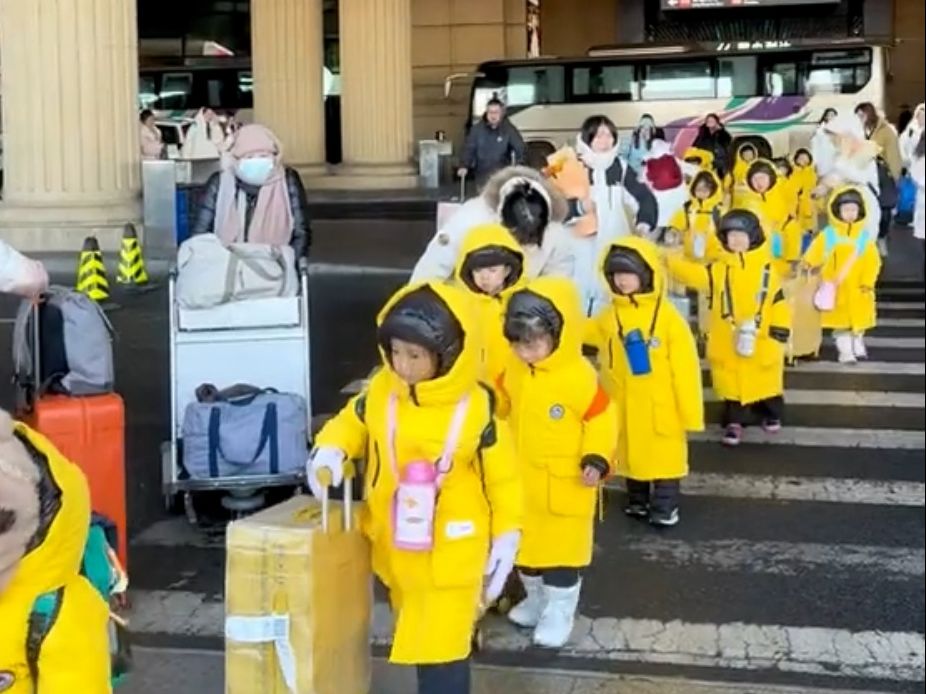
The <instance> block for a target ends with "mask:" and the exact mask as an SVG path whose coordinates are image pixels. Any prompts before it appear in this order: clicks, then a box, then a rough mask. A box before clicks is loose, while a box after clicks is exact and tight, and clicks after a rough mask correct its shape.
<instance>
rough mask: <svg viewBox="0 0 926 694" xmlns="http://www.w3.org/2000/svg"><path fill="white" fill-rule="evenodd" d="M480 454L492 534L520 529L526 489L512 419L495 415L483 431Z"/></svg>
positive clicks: (496, 534)
mask: <svg viewBox="0 0 926 694" xmlns="http://www.w3.org/2000/svg"><path fill="white" fill-rule="evenodd" d="M479 458H480V462H481V464H482V479H483V483H484V484H485V490H486V496H487V497H488V499H489V506H490V507H491V512H492V537H498V536H499V535H502V534H504V533H507V532H511V531H512V530H520V529H521V527H522V525H523V520H524V492H523V490H522V485H521V477H520V475H519V474H518V462H517V454H516V452H515V448H514V441H513V440H512V436H511V429H510V428H509V427H508V422H505V421H502V420H500V419H498V418H496V417H493V418H492V421H491V422H489V424H488V426H486V429H485V431H483V434H482V442H481V443H480V449H479Z"/></svg>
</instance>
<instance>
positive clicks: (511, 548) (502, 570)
mask: <svg viewBox="0 0 926 694" xmlns="http://www.w3.org/2000/svg"><path fill="white" fill-rule="evenodd" d="M520 544H521V531H520V530H512V531H511V532H507V533H503V534H501V535H499V536H498V537H496V538H495V539H494V540H492V550H491V551H490V552H489V561H488V563H486V569H485V575H486V579H487V583H486V587H485V603H486V605H491V604H492V603H494V602H495V601H496V600H498V596H500V595H501V594H502V591H503V590H504V589H505V581H507V580H508V574H510V573H511V571H512V569H514V560H515V558H516V557H517V556H518V545H520Z"/></svg>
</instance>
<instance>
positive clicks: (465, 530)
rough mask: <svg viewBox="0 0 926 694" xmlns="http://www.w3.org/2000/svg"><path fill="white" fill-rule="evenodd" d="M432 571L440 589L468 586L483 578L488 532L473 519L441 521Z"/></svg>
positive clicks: (434, 550)
mask: <svg viewBox="0 0 926 694" xmlns="http://www.w3.org/2000/svg"><path fill="white" fill-rule="evenodd" d="M435 533H436V537H435V541H434V549H433V551H432V552H431V574H432V577H433V579H434V585H435V586H436V587H438V588H466V587H469V586H472V585H478V584H479V582H480V581H481V580H482V572H483V570H484V569H485V564H486V560H487V559H488V557H489V538H488V534H487V533H486V532H485V531H484V530H483V529H482V528H480V527H479V524H478V523H477V522H476V521H473V520H462V519H461V520H447V521H442V522H441V523H440V524H439V525H438V526H437V527H436V528H435Z"/></svg>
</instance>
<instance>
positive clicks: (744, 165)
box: [733, 142, 759, 183]
mask: <svg viewBox="0 0 926 694" xmlns="http://www.w3.org/2000/svg"><path fill="white" fill-rule="evenodd" d="M746 149H751V150H752V151H753V152H755V153H756V157H755V159H753V160H752V161H746V160H745V159H743V151H744V150H746ZM758 160H759V150H758V149H756V146H755V145H754V144H752V143H750V142H744V143H743V144H741V145H740V146H739V147H737V149H736V156H735V157H734V161H733V181H734V183H745V182H746V176H747V173H748V172H749V167H750V166H752V165H753V164H754V163H755V162H756V161H758Z"/></svg>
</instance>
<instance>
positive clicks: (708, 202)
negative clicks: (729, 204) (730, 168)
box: [688, 170, 723, 212]
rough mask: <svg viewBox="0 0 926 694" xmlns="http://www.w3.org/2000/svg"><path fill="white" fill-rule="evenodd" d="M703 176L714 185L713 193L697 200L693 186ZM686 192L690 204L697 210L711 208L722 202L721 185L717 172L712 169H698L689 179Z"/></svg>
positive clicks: (702, 210)
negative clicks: (689, 182)
mask: <svg viewBox="0 0 926 694" xmlns="http://www.w3.org/2000/svg"><path fill="white" fill-rule="evenodd" d="M705 178H707V179H709V180H710V182H711V183H712V184H713V185H714V193H713V195H711V196H710V197H709V198H707V199H705V200H698V198H696V197H695V186H696V185H697V184H698V183H700V182H701V181H703V180H704V179H705ZM688 193H689V196H690V197H689V200H690V202H691V206H692V207H693V208H695V210H696V211H699V212H707V211H709V210H713V209H714V208H715V207H717V205H719V204H720V203H722V202H723V187H722V186H721V185H720V179H719V178H717V174H715V173H714V172H713V171H708V170H704V171H699V172H698V174H697V175H696V176H695V177H694V178H693V179H691V184H690V185H689V186H688Z"/></svg>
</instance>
